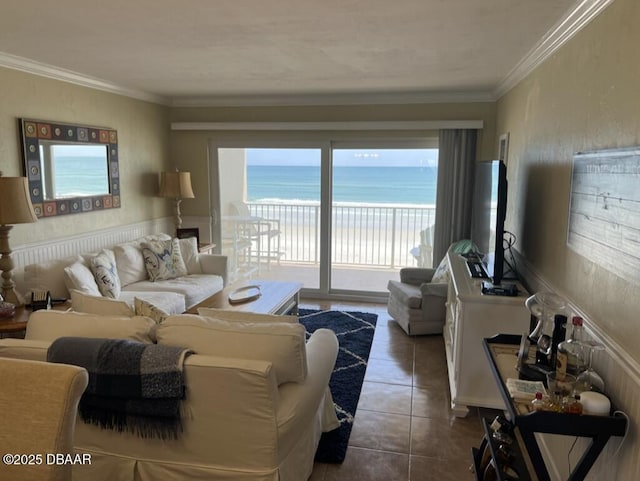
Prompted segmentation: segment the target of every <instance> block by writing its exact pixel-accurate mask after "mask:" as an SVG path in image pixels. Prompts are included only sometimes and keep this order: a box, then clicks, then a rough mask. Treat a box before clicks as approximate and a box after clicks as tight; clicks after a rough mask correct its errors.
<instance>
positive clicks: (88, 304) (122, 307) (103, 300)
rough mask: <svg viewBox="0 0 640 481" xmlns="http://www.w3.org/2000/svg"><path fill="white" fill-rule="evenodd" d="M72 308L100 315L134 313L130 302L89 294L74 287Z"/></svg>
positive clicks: (128, 314) (131, 314)
mask: <svg viewBox="0 0 640 481" xmlns="http://www.w3.org/2000/svg"><path fill="white" fill-rule="evenodd" d="M71 309H73V310H74V311H76V312H86V313H88V314H97V315H100V316H129V317H132V316H133V315H134V313H133V309H132V308H131V306H130V305H129V304H127V303H126V302H124V301H119V300H118V299H111V298H110V297H102V296H101V295H100V293H98V295H97V296H92V295H87V294H85V293H84V292H80V291H77V290H75V289H73V290H72V291H71Z"/></svg>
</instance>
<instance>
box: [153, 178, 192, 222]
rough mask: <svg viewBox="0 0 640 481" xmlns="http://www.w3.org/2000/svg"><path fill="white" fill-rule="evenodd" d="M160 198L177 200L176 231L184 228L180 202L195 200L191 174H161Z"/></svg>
mask: <svg viewBox="0 0 640 481" xmlns="http://www.w3.org/2000/svg"><path fill="white" fill-rule="evenodd" d="M158 195H159V196H160V197H172V198H173V199H174V200H175V217H174V220H175V223H176V229H179V228H180V226H182V218H181V217H180V202H182V199H193V198H194V197H195V195H193V190H192V189H191V173H189V172H180V171H178V170H176V171H175V172H161V173H160V192H158Z"/></svg>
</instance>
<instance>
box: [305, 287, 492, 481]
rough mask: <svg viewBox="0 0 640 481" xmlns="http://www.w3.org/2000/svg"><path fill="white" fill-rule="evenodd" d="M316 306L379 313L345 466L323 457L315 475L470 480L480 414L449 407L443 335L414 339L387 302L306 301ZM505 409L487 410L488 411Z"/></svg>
mask: <svg viewBox="0 0 640 481" xmlns="http://www.w3.org/2000/svg"><path fill="white" fill-rule="evenodd" d="M301 307H306V308H309V309H339V310H352V311H353V310H356V311H357V310H360V311H366V312H375V313H376V314H378V322H377V327H376V331H375V335H374V339H373V345H372V348H371V354H370V357H369V365H368V366H367V371H366V374H365V379H364V384H363V386H362V391H361V395H360V401H359V403H358V408H357V412H356V416H355V421H354V424H353V430H352V431H351V438H350V440H349V447H348V449H347V454H346V459H345V461H344V463H343V464H321V463H316V465H315V467H314V470H313V474H312V476H311V478H310V481H360V480H362V481H405V480H411V481H450V480H451V481H454V480H455V481H465V480H473V479H474V475H473V473H472V472H471V471H470V469H469V466H470V465H471V447H472V446H478V445H479V443H480V440H481V439H482V427H481V425H480V413H479V410H478V409H473V408H472V410H471V412H470V413H469V415H468V416H467V417H466V418H455V417H454V416H453V415H452V414H451V412H450V410H449V402H450V397H449V387H448V386H449V385H448V379H447V367H446V360H445V352H444V342H443V340H442V336H417V337H412V338H411V337H409V336H407V335H406V334H405V333H404V331H402V329H401V328H400V327H399V326H398V325H397V324H396V323H395V321H393V320H392V319H390V318H389V315H388V314H387V311H386V307H385V306H383V305H380V304H364V303H358V304H349V303H344V302H340V303H335V302H333V303H332V302H330V301H313V300H309V301H303V302H301ZM495 414H497V412H494V411H490V410H482V415H483V416H485V417H490V416H495Z"/></svg>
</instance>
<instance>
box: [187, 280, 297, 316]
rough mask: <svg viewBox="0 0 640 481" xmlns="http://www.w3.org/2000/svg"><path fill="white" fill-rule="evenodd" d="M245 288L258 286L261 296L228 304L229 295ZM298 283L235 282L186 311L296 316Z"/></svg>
mask: <svg viewBox="0 0 640 481" xmlns="http://www.w3.org/2000/svg"><path fill="white" fill-rule="evenodd" d="M246 286H260V291H261V296H260V297H258V298H257V299H255V300H253V301H249V302H243V303H241V304H230V303H229V294H231V293H232V292H234V291H235V290H236V289H239V288H242V287H246ZM301 288H302V284H301V283H300V282H281V281H261V280H248V281H242V282H237V283H235V284H232V285H231V286H228V287H226V288H225V289H223V290H222V291H220V292H218V293H217V294H214V295H213V296H211V297H208V298H207V299H205V300H204V301H202V302H200V303H199V304H196V305H195V306H193V307H192V308H191V309H189V310H188V311H187V313H188V314H197V313H198V308H200V307H210V308H215V309H225V310H230V311H244V312H255V313H259V314H293V315H297V314H298V303H299V301H300V289H301Z"/></svg>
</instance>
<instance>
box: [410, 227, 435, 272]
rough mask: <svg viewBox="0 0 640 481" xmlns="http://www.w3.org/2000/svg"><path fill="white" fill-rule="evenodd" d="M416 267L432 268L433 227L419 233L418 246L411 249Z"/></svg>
mask: <svg viewBox="0 0 640 481" xmlns="http://www.w3.org/2000/svg"><path fill="white" fill-rule="evenodd" d="M411 255H412V256H413V257H414V258H415V260H416V262H417V264H418V267H432V266H433V226H432V225H431V226H429V227H427V228H426V229H424V230H421V231H420V245H418V246H416V247H414V248H413V249H411Z"/></svg>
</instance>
